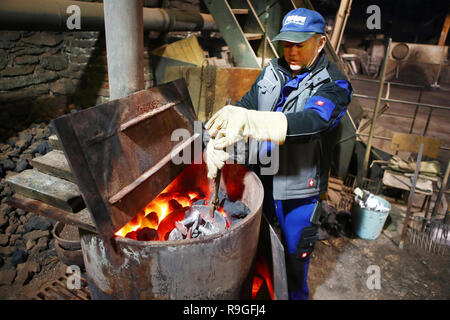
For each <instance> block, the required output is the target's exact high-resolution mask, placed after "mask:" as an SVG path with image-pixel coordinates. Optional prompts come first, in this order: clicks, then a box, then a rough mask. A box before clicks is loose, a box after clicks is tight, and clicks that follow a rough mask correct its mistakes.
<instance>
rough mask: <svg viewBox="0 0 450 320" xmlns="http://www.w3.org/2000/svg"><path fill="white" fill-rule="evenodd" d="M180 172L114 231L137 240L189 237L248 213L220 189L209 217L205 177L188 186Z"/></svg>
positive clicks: (223, 226)
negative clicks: (215, 204)
mask: <svg viewBox="0 0 450 320" xmlns="http://www.w3.org/2000/svg"><path fill="white" fill-rule="evenodd" d="M183 176H185V175H183V174H181V175H180V176H179V177H177V178H176V179H175V180H174V181H173V182H172V183H171V184H170V185H169V186H168V187H167V188H166V189H164V190H163V191H162V192H161V193H160V194H159V195H158V196H157V197H156V198H155V199H153V200H152V201H151V202H150V203H149V204H148V205H147V206H146V207H145V208H144V209H143V210H141V212H139V213H138V214H137V215H136V216H135V217H134V218H133V219H132V220H131V221H129V222H128V223H127V224H126V225H125V226H123V227H122V228H121V229H120V230H118V231H117V232H116V233H115V235H116V236H118V237H125V238H130V239H133V240H138V241H167V240H183V239H191V238H197V237H202V236H207V235H210V234H214V233H217V232H221V231H223V230H225V229H227V228H229V227H230V226H231V225H232V224H233V223H236V222H237V221H238V220H241V219H243V218H245V217H246V216H247V215H248V214H249V213H250V210H249V209H248V207H247V206H246V205H245V204H244V203H243V202H241V201H239V200H235V201H232V199H230V198H231V196H230V195H229V194H228V193H227V192H225V191H223V190H220V191H219V206H218V207H217V210H216V212H215V215H214V218H212V217H211V216H210V214H209V206H208V204H209V202H208V201H209V199H210V197H211V191H210V189H209V184H208V181H207V180H206V179H205V181H203V183H198V181H197V182H196V183H193V184H192V185H193V186H189V184H187V183H186V181H185V180H184V179H185V178H187V177H183ZM191 181H192V180H191ZM233 190H234V189H233V188H231V191H232V192H233Z"/></svg>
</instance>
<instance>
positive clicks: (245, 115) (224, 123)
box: [205, 105, 287, 149]
mask: <svg viewBox="0 0 450 320" xmlns="http://www.w3.org/2000/svg"><path fill="white" fill-rule="evenodd" d="M205 128H206V129H207V130H208V132H209V134H210V135H211V137H215V140H216V142H215V148H216V149H223V148H226V147H228V146H230V145H232V144H234V143H236V142H238V141H240V140H242V139H244V138H245V139H247V138H248V137H251V138H253V139H256V140H269V141H272V142H275V143H277V144H283V143H284V141H285V139H286V133H287V119H286V116H285V115H284V114H283V113H282V112H272V111H256V110H248V109H245V108H242V107H237V106H232V105H227V106H225V107H223V108H222V109H220V110H219V111H217V112H216V113H215V114H214V115H213V116H212V117H211V119H210V120H209V121H208V122H207V123H206V125H205Z"/></svg>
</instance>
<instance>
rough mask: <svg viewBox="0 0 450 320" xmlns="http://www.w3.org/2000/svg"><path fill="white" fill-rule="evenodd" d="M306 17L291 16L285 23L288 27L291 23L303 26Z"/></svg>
mask: <svg viewBox="0 0 450 320" xmlns="http://www.w3.org/2000/svg"><path fill="white" fill-rule="evenodd" d="M305 21H306V17H303V16H289V17H287V18H286V20H285V21H284V25H287V24H289V23H295V24H299V25H301V26H303V25H304V24H305Z"/></svg>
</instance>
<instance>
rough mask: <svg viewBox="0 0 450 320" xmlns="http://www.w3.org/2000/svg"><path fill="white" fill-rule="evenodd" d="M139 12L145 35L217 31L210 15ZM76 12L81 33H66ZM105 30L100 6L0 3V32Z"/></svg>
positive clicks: (56, 1)
mask: <svg viewBox="0 0 450 320" xmlns="http://www.w3.org/2000/svg"><path fill="white" fill-rule="evenodd" d="M71 6H76V7H71ZM74 8H75V9H76V10H75V11H74ZM78 8H79V10H78ZM142 10H143V20H144V31H200V30H206V31H216V30H218V29H217V26H216V24H215V21H214V19H213V17H212V16H211V15H210V14H203V13H198V12H186V11H182V10H178V9H161V8H143V9H142ZM77 12H79V19H80V29H69V28H68V26H67V21H68V20H69V19H70V18H71V17H72V19H74V16H73V15H74V14H77ZM104 27H105V21H104V11H103V3H95V2H82V1H65V0H39V1H29V0H2V1H0V30H33V31H37V30H39V31H102V30H104Z"/></svg>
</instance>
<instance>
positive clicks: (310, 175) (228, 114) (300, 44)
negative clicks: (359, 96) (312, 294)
mask: <svg viewBox="0 0 450 320" xmlns="http://www.w3.org/2000/svg"><path fill="white" fill-rule="evenodd" d="M324 34H325V20H324V18H323V17H322V16H321V15H320V14H319V13H318V12H316V11H312V10H308V9H304V8H300V9H295V10H292V11H291V12H289V13H288V14H287V15H286V16H285V17H284V19H283V26H282V29H281V30H280V33H279V34H278V35H277V36H276V37H275V38H274V39H273V41H283V46H284V49H283V52H284V57H283V58H279V59H273V60H272V61H270V62H269V64H268V65H267V66H266V67H265V68H264V69H263V70H262V72H261V74H260V75H259V77H258V78H257V79H256V81H255V83H254V84H253V86H252V87H251V89H250V90H249V91H248V92H247V93H246V94H245V95H244V97H243V98H242V99H241V101H240V102H238V103H237V104H236V106H231V105H227V106H225V107H223V108H222V109H221V110H219V111H218V112H217V113H216V114H214V115H213V116H212V118H211V119H210V120H209V121H208V122H207V123H206V129H208V131H209V134H210V135H211V137H213V139H211V141H210V142H209V143H208V146H207V164H208V177H209V178H214V177H215V176H216V173H217V169H220V168H221V167H222V166H223V163H224V162H225V161H226V160H227V158H228V157H227V154H226V152H225V151H224V150H223V149H224V148H225V147H227V146H230V145H232V144H234V143H236V142H238V141H240V140H242V139H244V138H245V139H247V138H249V137H250V138H253V139H255V140H258V141H261V142H260V143H259V147H258V150H257V151H256V152H257V156H259V157H261V156H262V155H263V154H267V153H269V154H270V152H272V151H273V150H274V149H275V148H279V149H278V152H279V158H278V161H279V169H278V172H277V173H276V174H274V175H270V176H269V175H266V176H264V175H260V178H261V181H262V182H263V185H264V192H265V196H264V205H263V212H264V214H265V215H266V216H267V217H268V218H269V220H270V219H271V217H272V216H276V218H277V219H278V222H279V224H280V227H281V230H282V234H283V242H284V245H285V247H286V253H287V254H286V266H287V275H288V290H289V297H290V299H308V298H309V289H308V285H307V281H306V279H307V272H308V264H309V254H308V255H307V257H305V256H303V257H300V256H299V255H298V250H300V249H299V248H301V247H303V246H304V245H305V238H304V235H303V237H302V232H303V230H304V229H305V227H308V226H310V225H311V223H310V218H311V215H312V211H313V208H314V205H315V203H316V202H317V201H318V200H319V196H320V194H322V193H325V192H326V190H327V183H328V174H329V168H330V161H331V151H332V147H333V139H332V138H331V137H332V136H333V129H334V128H335V127H336V125H337V124H338V122H339V120H340V119H341V117H342V116H343V115H344V113H345V111H346V108H347V105H348V104H349V103H350V100H351V97H352V88H351V85H350V83H349V82H348V81H347V80H346V77H345V76H344V75H343V74H342V73H341V72H340V71H339V70H338V68H337V67H336V66H335V65H334V64H333V63H331V62H330V61H329V60H328V58H327V56H326V54H325V53H323V52H322V49H323V47H324V46H325V42H326V37H325V35H324ZM252 152H253V153H255V151H250V153H252Z"/></svg>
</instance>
